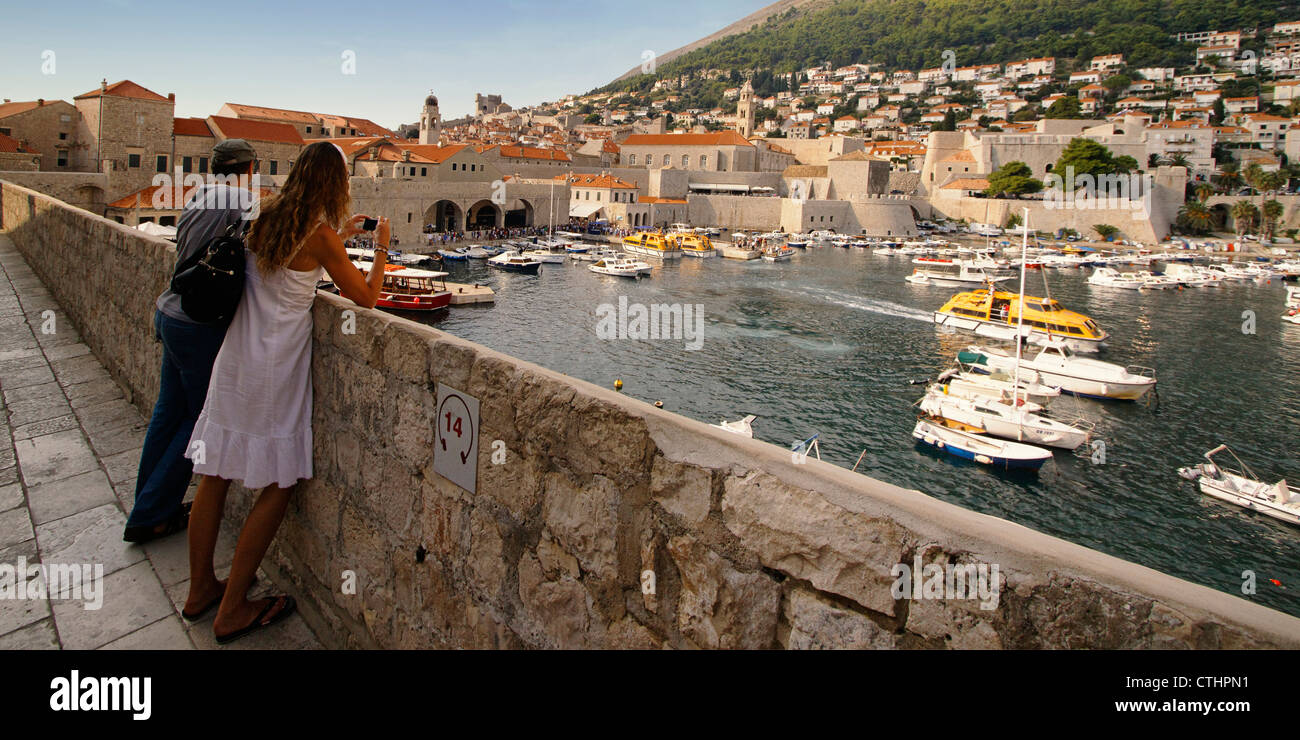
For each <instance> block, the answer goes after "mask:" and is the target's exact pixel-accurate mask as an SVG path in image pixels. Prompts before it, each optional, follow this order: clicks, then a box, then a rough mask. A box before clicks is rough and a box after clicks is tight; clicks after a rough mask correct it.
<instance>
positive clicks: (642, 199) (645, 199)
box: [636, 195, 686, 205]
mask: <svg viewBox="0 0 1300 740" xmlns="http://www.w3.org/2000/svg"><path fill="white" fill-rule="evenodd" d="M636 202H637V203H675V204H679V205H686V201H685V200H683V199H681V198H656V197H655V196H653V195H642V196H638V197H637V199H636Z"/></svg>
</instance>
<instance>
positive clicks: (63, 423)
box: [14, 414, 77, 439]
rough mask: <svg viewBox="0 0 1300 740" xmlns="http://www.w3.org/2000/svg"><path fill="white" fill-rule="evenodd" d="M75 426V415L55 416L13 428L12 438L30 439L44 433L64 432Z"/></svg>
mask: <svg viewBox="0 0 1300 740" xmlns="http://www.w3.org/2000/svg"><path fill="white" fill-rule="evenodd" d="M76 428H77V417H76V416H73V415H72V414H68V415H66V416H56V417H54V418H53V419H46V420H44V421H34V422H32V423H31V424H24V425H22V426H20V427H17V428H15V429H14V439H31V438H32V437H43V436H45V435H46V434H53V433H55V432H66V431H68V430H70V429H76Z"/></svg>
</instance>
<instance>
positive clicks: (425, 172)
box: [420, 167, 429, 177]
mask: <svg viewBox="0 0 1300 740" xmlns="http://www.w3.org/2000/svg"><path fill="white" fill-rule="evenodd" d="M428 174H429V168H428V167H421V168H420V177H425V176H426V175H428Z"/></svg>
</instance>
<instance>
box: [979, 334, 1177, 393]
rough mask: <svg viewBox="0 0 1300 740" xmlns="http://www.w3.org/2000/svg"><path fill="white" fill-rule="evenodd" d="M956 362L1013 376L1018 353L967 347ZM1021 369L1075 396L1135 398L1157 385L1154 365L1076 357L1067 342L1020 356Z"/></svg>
mask: <svg viewBox="0 0 1300 740" xmlns="http://www.w3.org/2000/svg"><path fill="white" fill-rule="evenodd" d="M957 361H958V362H961V363H963V364H966V365H969V366H970V367H971V368H973V369H974V370H976V371H977V372H989V371H993V370H997V371H1001V372H1003V373H1005V374H1008V375H1013V374H1015V372H1016V368H1017V361H1016V357H1015V355H1013V354H1011V353H1010V352H1008V351H1006V350H1001V349H992V348H989V347H978V346H970V347H967V348H966V349H965V350H964V351H962V352H959V353H958V354H957ZM1019 368H1020V371H1021V378H1022V379H1024V378H1025V377H1028V378H1029V379H1030V380H1032V381H1034V382H1039V383H1045V384H1047V385H1054V386H1059V387H1060V389H1061V390H1062V391H1064V392H1066V393H1072V394H1074V395H1076V396H1091V397H1093V398H1111V399H1116V400H1121V401H1136V400H1137V399H1139V398H1141V397H1142V396H1144V395H1146V394H1147V392H1148V391H1150V390H1151V389H1153V388H1155V386H1156V377H1155V371H1154V370H1152V369H1151V368H1147V367H1138V366H1135V365H1132V366H1129V367H1124V366H1123V365H1117V364H1115V363H1111V362H1102V361H1101V360H1093V359H1088V358H1083V357H1077V356H1075V354H1074V352H1072V351H1071V350H1070V348H1069V346H1067V345H1066V344H1065V343H1064V342H1051V343H1048V344H1047V345H1045V346H1044V347H1043V349H1042V350H1040V351H1039V352H1038V354H1037V355H1034V356H1033V357H1022V358H1020V360H1019Z"/></svg>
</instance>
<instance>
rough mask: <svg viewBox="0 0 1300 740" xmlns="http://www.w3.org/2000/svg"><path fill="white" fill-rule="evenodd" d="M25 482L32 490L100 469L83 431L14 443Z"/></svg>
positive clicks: (59, 433)
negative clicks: (45, 484)
mask: <svg viewBox="0 0 1300 740" xmlns="http://www.w3.org/2000/svg"><path fill="white" fill-rule="evenodd" d="M14 449H15V450H16V451H17V452H18V465H19V467H20V468H21V469H22V473H23V481H24V482H25V483H26V484H27V486H28V487H29V488H30V487H32V486H36V485H40V484H41V483H47V482H49V481H55V480H60V479H63V478H70V477H72V476H74V475H77V474H79V473H84V472H86V471H88V470H95V469H96V468H98V467H99V461H98V460H96V459H95V453H94V452H92V451H91V449H90V445H88V444H87V443H86V439H85V438H84V437H83V436H82V435H81V432H80V431H76V430H72V431H67V432H55V433H54V434H46V435H44V436H41V437H33V438H31V439H24V440H19V441H17V442H14Z"/></svg>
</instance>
